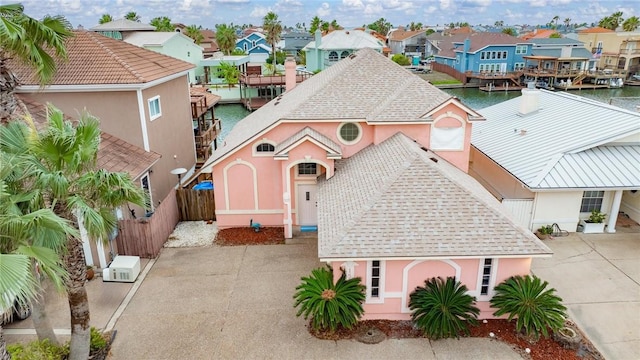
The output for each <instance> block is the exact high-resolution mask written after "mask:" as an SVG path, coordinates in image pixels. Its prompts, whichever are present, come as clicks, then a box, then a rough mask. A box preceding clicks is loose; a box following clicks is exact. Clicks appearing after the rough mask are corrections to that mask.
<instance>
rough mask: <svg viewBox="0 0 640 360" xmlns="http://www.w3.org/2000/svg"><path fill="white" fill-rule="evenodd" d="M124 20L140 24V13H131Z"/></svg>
mask: <svg viewBox="0 0 640 360" xmlns="http://www.w3.org/2000/svg"><path fill="white" fill-rule="evenodd" d="M124 18H125V19H127V20H131V21H135V22H140V15H138V13H136V12H135V11H129V12H128V13H127V15H125V16H124Z"/></svg>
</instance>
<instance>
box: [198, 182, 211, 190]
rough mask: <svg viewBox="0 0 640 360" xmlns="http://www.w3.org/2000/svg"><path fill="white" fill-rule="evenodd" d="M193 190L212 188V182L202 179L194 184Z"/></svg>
mask: <svg viewBox="0 0 640 360" xmlns="http://www.w3.org/2000/svg"><path fill="white" fill-rule="evenodd" d="M193 190H213V182H211V181H203V182H201V183H198V185H196V186H194V187H193Z"/></svg>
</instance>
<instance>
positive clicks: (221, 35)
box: [216, 24, 236, 55]
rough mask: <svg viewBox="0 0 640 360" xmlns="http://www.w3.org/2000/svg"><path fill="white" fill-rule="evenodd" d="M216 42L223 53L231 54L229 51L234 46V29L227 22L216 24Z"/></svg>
mask: <svg viewBox="0 0 640 360" xmlns="http://www.w3.org/2000/svg"><path fill="white" fill-rule="evenodd" d="M216 42H217V43H218V47H219V48H220V50H222V52H223V53H225V54H226V55H229V54H231V51H232V50H233V49H234V48H235V47H236V31H235V30H234V29H233V27H231V26H229V25H227V24H217V25H216Z"/></svg>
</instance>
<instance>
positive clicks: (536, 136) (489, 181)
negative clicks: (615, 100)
mask: <svg viewBox="0 0 640 360" xmlns="http://www.w3.org/2000/svg"><path fill="white" fill-rule="evenodd" d="M482 114H483V115H484V116H485V118H486V121H485V122H482V123H478V124H476V125H475V126H474V131H473V134H472V137H471V144H472V148H471V165H470V171H469V172H470V174H472V175H474V177H476V179H478V180H479V181H480V182H481V183H482V184H484V185H485V186H486V187H487V189H489V190H490V191H491V192H492V193H493V194H494V196H496V197H497V198H498V199H499V200H501V201H502V203H503V204H505V205H506V206H507V207H509V208H510V209H511V210H512V211H513V212H514V214H517V217H518V218H519V221H520V223H521V224H522V225H523V226H526V227H528V228H530V229H531V230H535V229H537V228H539V227H540V226H542V225H550V224H553V223H557V224H558V225H559V226H560V228H561V229H563V230H567V231H570V232H574V231H576V229H577V226H578V223H579V221H580V220H584V219H586V218H588V217H589V213H590V212H591V211H592V210H598V211H601V212H603V213H606V214H608V218H607V219H606V225H607V230H606V231H608V232H615V231H616V229H615V225H616V220H617V218H618V212H619V211H622V212H624V213H625V214H626V215H628V216H629V217H631V218H632V219H633V220H635V221H640V194H639V193H638V190H640V113H637V112H632V111H628V110H624V109H620V108H618V107H615V106H611V105H607V104H603V103H601V102H597V101H594V100H590V99H586V98H583V97H580V96H576V95H573V94H570V93H564V92H549V91H546V90H536V89H524V90H523V94H522V96H521V97H519V98H515V99H511V100H507V101H505V102H502V103H499V104H497V105H493V106H490V107H487V108H484V109H482ZM604 119H609V120H610V121H606V120H604Z"/></svg>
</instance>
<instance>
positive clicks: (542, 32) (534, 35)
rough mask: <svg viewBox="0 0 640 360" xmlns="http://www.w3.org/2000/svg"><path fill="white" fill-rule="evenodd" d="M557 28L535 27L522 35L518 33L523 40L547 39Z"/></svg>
mask: <svg viewBox="0 0 640 360" xmlns="http://www.w3.org/2000/svg"><path fill="white" fill-rule="evenodd" d="M557 32H558V31H557V30H552V29H536V30H534V31H532V32H530V33H526V34H524V35H520V38H521V39H523V40H529V39H548V38H549V36H551V35H552V34H555V33H557Z"/></svg>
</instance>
